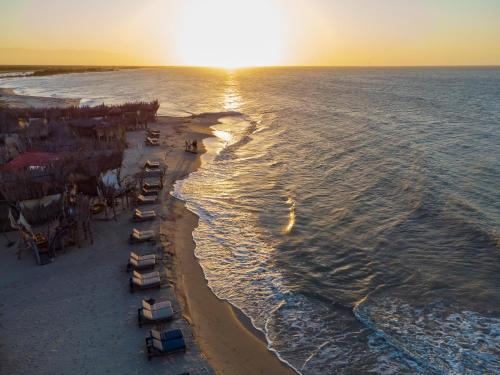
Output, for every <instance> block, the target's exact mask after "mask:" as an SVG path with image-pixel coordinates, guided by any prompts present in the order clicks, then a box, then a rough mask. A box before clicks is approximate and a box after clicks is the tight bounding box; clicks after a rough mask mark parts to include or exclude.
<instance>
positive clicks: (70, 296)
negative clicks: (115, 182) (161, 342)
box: [0, 90, 295, 374]
mask: <svg viewBox="0 0 500 375" xmlns="http://www.w3.org/2000/svg"><path fill="white" fill-rule="evenodd" d="M2 93H3V94H2V95H5V90H3V91H2ZM11 95H12V96H16V95H15V94H12V93H11ZM4 98H5V97H4ZM18 99H19V98H18ZM48 99H50V100H52V99H53V98H48ZM39 100H41V101H42V102H43V101H44V99H40V98H35V99H33V101H35V102H36V104H37V105H39V104H41V103H40V102H39ZM33 101H31V102H28V103H29V104H28V105H33ZM54 103H55V102H54ZM10 104H12V103H9V105H10ZM24 105H26V103H25V104H24ZM216 118H217V116H214V115H210V116H200V117H198V118H174V117H159V118H158V121H157V123H155V124H152V127H153V128H156V129H160V130H161V132H162V136H161V145H160V146H159V147H146V146H143V140H144V132H143V131H137V132H132V133H128V134H127V142H128V144H129V148H128V149H127V150H126V152H125V157H124V161H123V165H122V175H131V174H133V173H137V172H139V170H140V168H141V167H142V165H143V164H144V162H145V161H146V160H148V159H150V160H152V159H157V160H162V161H163V162H164V163H165V165H167V166H168V169H167V172H166V176H165V179H166V180H165V186H164V188H163V190H162V193H161V197H160V198H161V199H160V202H159V203H158V204H157V205H155V207H154V208H155V210H156V211H157V213H158V214H159V216H160V219H161V220H156V221H155V222H154V224H153V225H151V224H150V223H141V224H133V223H131V221H130V218H131V215H132V208H126V207H125V208H124V209H122V210H120V211H119V212H118V217H117V220H116V221H113V220H109V221H98V220H94V221H92V231H93V235H94V244H93V245H91V244H90V243H88V242H86V243H84V244H83V246H82V247H81V248H76V247H72V248H70V249H68V250H67V252H66V253H64V254H61V255H60V256H58V257H57V258H56V259H55V261H54V262H53V263H51V264H49V265H45V266H37V265H36V264H35V261H34V258H33V255H32V254H31V253H29V252H27V251H24V252H23V254H22V258H21V259H20V260H17V258H16V246H11V247H7V246H6V244H7V243H8V242H9V241H8V240H15V236H16V235H17V234H15V233H14V232H10V233H8V234H7V235H8V240H7V238H5V237H4V238H3V239H2V242H1V243H0V257H1V259H2V261H1V262H0V272H1V274H2V278H1V279H2V283H1V284H0V317H1V320H0V373H6V374H7V373H10V374H55V373H61V374H63V373H72V374H107V373H109V374H115V373H119V374H138V373H145V372H148V373H155V374H180V373H184V372H189V373H190V374H212V373H218V374H293V373H295V372H294V371H292V370H291V369H290V368H288V367H287V366H286V365H284V364H283V363H282V362H281V361H279V359H278V358H277V357H276V356H275V355H274V354H273V353H271V352H270V351H268V349H267V343H266V342H265V340H264V338H263V336H262V335H261V334H260V333H259V332H258V331H256V330H255V329H254V328H253V327H252V326H251V325H249V324H248V322H247V321H245V319H241V315H240V314H239V313H238V312H237V311H235V309H234V308H233V307H232V306H231V305H230V304H229V303H227V302H225V301H221V300H219V299H218V298H217V297H216V296H215V295H214V294H213V293H212V292H211V290H210V289H209V288H208V286H207V283H206V280H205V278H204V275H203V271H202V269H201V267H200V265H199V263H198V260H197V259H196V257H195V256H194V248H195V244H194V241H193V238H192V231H193V229H194V228H195V227H196V226H197V224H198V218H197V216H196V215H194V214H193V213H191V212H190V211H188V210H187V209H186V208H185V205H184V204H183V202H181V201H179V200H177V199H175V198H173V197H172V196H171V195H170V193H169V192H170V191H171V190H172V184H173V183H174V182H175V181H176V180H177V179H181V178H184V177H186V176H187V175H188V174H189V173H190V172H192V171H194V170H196V168H198V167H199V166H200V153H199V154H198V155H193V154H190V153H186V152H185V151H184V149H183V147H184V140H185V139H197V140H198V141H199V142H198V144H201V143H202V142H201V140H202V139H203V138H206V137H208V136H210V135H211V131H210V127H209V126H210V125H213V124H214V123H215V122H216ZM201 149H202V150H201V151H203V147H201ZM133 227H137V228H139V229H154V230H155V231H157V233H158V239H159V240H158V241H157V242H156V244H155V245H149V244H148V245H141V246H139V245H130V244H129V243H128V241H127V239H128V235H129V233H130V232H131V230H132V228H133ZM130 251H138V252H140V253H151V252H155V253H156V254H157V255H158V256H160V257H162V258H163V261H162V263H163V264H162V267H161V270H160V271H161V274H162V279H163V281H164V283H163V285H162V288H161V289H160V290H155V291H154V292H146V291H144V292H137V293H135V294H130V293H129V291H128V280H129V277H130V274H128V273H126V271H125V264H126V262H127V259H128V254H129V252H130ZM147 297H162V298H167V299H169V300H171V301H172V303H173V306H174V311H175V313H176V315H175V319H174V321H173V322H172V323H167V324H166V325H165V326H164V328H169V329H170V328H181V329H182V330H183V332H184V334H185V336H186V339H187V340H186V344H187V347H188V350H187V352H186V353H185V354H179V355H175V356H170V357H160V358H154V359H153V360H152V361H151V362H148V361H147V358H146V354H145V345H144V337H145V336H146V335H147V332H148V329H147V328H146V327H143V328H138V327H137V323H136V319H137V308H138V307H139V305H140V301H141V300H142V299H143V298H147Z"/></svg>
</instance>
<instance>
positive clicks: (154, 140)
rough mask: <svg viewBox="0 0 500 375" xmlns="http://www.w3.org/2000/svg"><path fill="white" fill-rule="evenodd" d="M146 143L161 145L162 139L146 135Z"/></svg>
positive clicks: (148, 144) (147, 144)
mask: <svg viewBox="0 0 500 375" xmlns="http://www.w3.org/2000/svg"><path fill="white" fill-rule="evenodd" d="M144 143H145V144H146V146H159V145H160V141H159V140H158V139H155V138H151V137H146V140H145V141H144Z"/></svg>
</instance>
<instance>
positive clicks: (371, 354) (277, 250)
mask: <svg viewBox="0 0 500 375" xmlns="http://www.w3.org/2000/svg"><path fill="white" fill-rule="evenodd" d="M0 87H14V88H16V91H17V92H18V93H24V94H32V95H33V94H34V95H43V96H57V97H78V98H82V99H83V100H82V103H83V104H89V105H95V104H100V103H103V102H104V103H121V102H124V101H130V100H149V99H156V98H157V99H159V101H160V103H161V108H160V114H170V115H187V114H190V113H201V112H225V111H234V112H237V113H239V115H235V116H230V117H226V118H224V119H222V122H221V124H219V125H217V126H215V127H214V134H215V136H216V138H213V139H208V140H206V141H205V143H206V146H207V149H208V152H207V154H205V155H204V156H203V165H202V167H201V168H200V169H199V170H198V171H197V172H194V173H192V174H191V175H190V176H189V177H188V178H187V179H185V180H182V181H179V182H178V183H177V184H176V186H175V189H174V191H173V192H172V194H173V195H174V196H176V197H179V198H180V199H182V200H184V201H185V202H186V204H187V207H188V208H189V209H190V210H191V211H193V212H195V213H196V214H197V215H198V216H199V217H200V223H199V227H198V228H197V229H196V230H195V231H194V233H193V236H194V239H195V241H196V256H197V257H198V258H199V260H200V263H201V265H202V268H203V270H204V273H205V276H206V279H207V280H208V284H209V286H210V288H211V289H212V290H213V291H214V293H215V294H216V295H217V296H219V297H220V298H223V299H225V300H227V301H229V302H230V303H231V304H233V305H235V306H236V307H238V308H239V309H240V310H241V311H242V312H243V313H244V314H245V315H247V316H248V317H249V318H250V319H251V321H252V323H253V324H254V325H255V327H256V328H258V329H259V330H261V331H262V332H264V333H265V335H266V337H267V340H268V343H269V347H270V349H271V350H273V351H275V352H276V353H277V354H278V355H279V357H280V358H281V359H282V360H283V361H286V362H287V363H289V364H290V365H291V366H293V367H294V368H295V369H296V370H297V371H298V372H300V373H302V374H364V373H380V374H485V373H500V237H499V225H500V159H499V156H500V69H498V68H419V69H417V68H376V69H375V68H373V69H368V68H366V69H364V68H260V69H243V70H237V71H224V70H216V69H196V68H156V69H140V70H124V71H116V72H105V73H82V74H68V75H60V76H47V77H26V78H1V79H0ZM181 146H182V145H181ZM181 146H180V147H181Z"/></svg>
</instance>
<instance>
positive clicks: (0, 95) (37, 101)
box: [0, 87, 80, 108]
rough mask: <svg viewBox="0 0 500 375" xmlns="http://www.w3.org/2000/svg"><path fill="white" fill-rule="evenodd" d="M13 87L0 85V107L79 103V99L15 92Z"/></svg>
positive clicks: (50, 105)
mask: <svg viewBox="0 0 500 375" xmlns="http://www.w3.org/2000/svg"><path fill="white" fill-rule="evenodd" d="M14 90H15V89H14V88H5V87H0V108H2V106H6V107H11V108H30V107H33V108H46V107H63V108H66V107H73V106H78V105H80V99H66V98H51V97H48V96H32V95H20V94H16V92H15V91H14Z"/></svg>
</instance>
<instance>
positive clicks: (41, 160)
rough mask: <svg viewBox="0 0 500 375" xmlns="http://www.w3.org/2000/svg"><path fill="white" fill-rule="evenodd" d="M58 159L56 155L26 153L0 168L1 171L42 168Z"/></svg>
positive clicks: (38, 152) (36, 152) (35, 152)
mask: <svg viewBox="0 0 500 375" xmlns="http://www.w3.org/2000/svg"><path fill="white" fill-rule="evenodd" d="M59 159H60V156H59V155H58V154H53V153H50V152H41V151H27V152H25V153H23V154H21V155H19V156H17V157H16V158H14V159H12V160H11V161H9V162H8V163H7V164H5V165H3V166H2V167H1V170H3V171H10V172H14V171H18V170H21V169H25V168H28V167H42V166H45V165H48V164H50V163H52V162H54V161H57V160H59Z"/></svg>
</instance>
